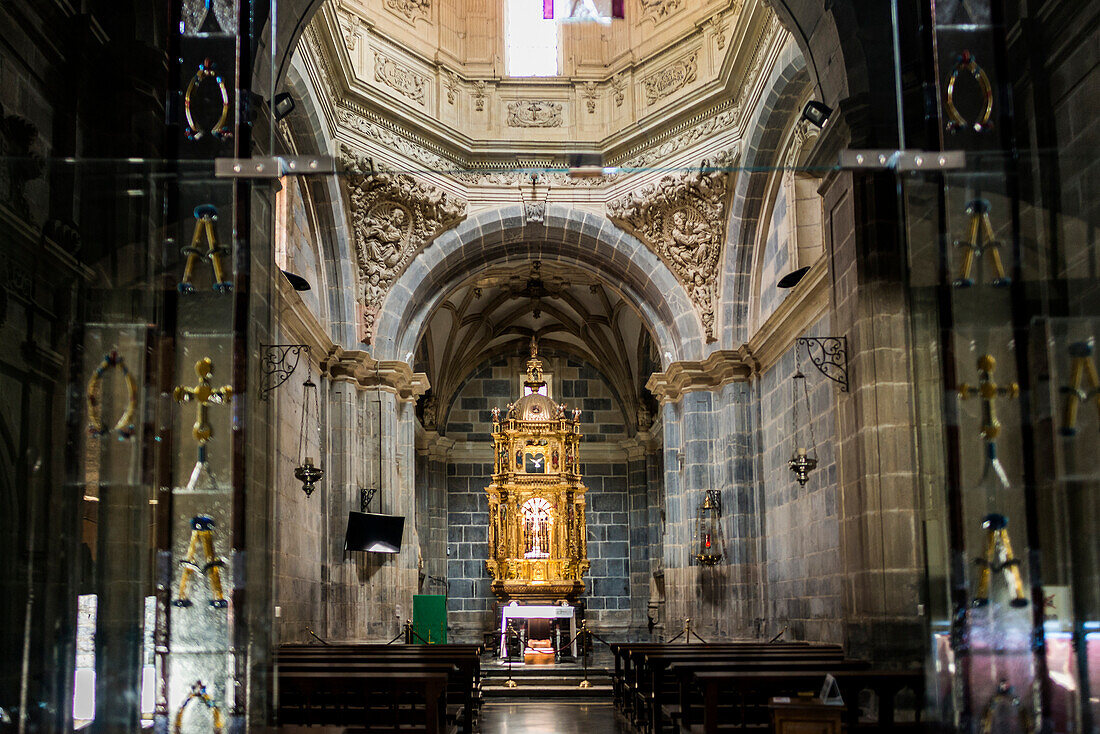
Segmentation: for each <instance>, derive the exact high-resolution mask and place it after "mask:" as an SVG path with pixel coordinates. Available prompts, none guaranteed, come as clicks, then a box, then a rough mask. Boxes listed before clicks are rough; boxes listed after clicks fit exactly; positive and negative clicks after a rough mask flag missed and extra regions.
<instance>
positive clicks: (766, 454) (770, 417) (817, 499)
mask: <svg viewBox="0 0 1100 734" xmlns="http://www.w3.org/2000/svg"><path fill="white" fill-rule="evenodd" d="M806 333H807V335H808V336H819V335H826V334H827V333H828V322H827V321H826V320H822V321H819V322H818V323H817V324H815V325H814V326H813V327H812V328H811V329H809V330H807V332H806ZM799 361H800V363H801V367H802V372H803V373H804V374H805V375H806V381H807V382H806V388H807V390H808V393H809V414H810V415H811V416H812V422H813V431H814V439H815V441H816V444H817V456H818V466H817V469H815V470H814V471H813V472H812V473H811V474H810V479H809V481H808V482H807V483H806V486H805V487H800V486H799V484H798V482H797V481H796V480H795V478H794V475H793V474H792V473H791V471H790V469H789V468H788V467H787V461H788V460H789V459H790V458H791V453H792V451H793V450H794V447H795V436H794V429H795V426H794V422H793V416H792V412H793V404H792V401H793V399H794V398H793V393H794V387H795V386H794V382H795V380H793V379H792V375H793V374H794V371H795V354H794V348H793V347H792V349H790V350H788V351H787V352H786V353H785V354H784V355H783V356H782V358H781V359H780V360H779V361H778V362H777V363H776V364H775V365H774V366H773V367H772V369H770V370H768V372H766V373H765V374H764V375H763V376H762V378H761V380H760V382H759V390H760V413H761V428H760V433H761V438H762V440H761V442H760V464H761V477H760V483H761V486H762V490H763V498H764V537H765V539H766V541H765V542H766V562H765V574H766V578H767V582H768V608H767V610H766V617H767V619H768V624H769V625H770V627H769V629H771V628H775V631H778V629H781V628H782V626H783V625H785V624H790V632H789V637H791V638H795V639H808V640H819V641H829V642H841V641H842V638H843V629H842V619H843V611H842V607H841V593H842V583H841V572H842V563H841V556H840V527H839V518H838V508H837V499H838V497H837V466H836V453H835V422H836V415H835V413H834V409H833V406H834V399H835V396H834V392H835V391H836V390H837V387H836V383H834V382H832V381H831V380H829V379H828V378H826V377H825V376H824V375H822V374H821V373H820V372H818V371H817V369H816V368H815V367H814V366H813V365H812V364H811V363H810V360H809V358H808V357H807V355H806V352H805V350H802V353H801V354H799ZM798 401H799V405H798V416H799V423H800V425H799V429H800V430H801V431H802V433H801V435H802V436H804V437H808V431H807V430H806V429H807V428H808V427H809V424H808V423H807V422H806V421H807V420H808V419H807V411H806V409H805V404H804V398H803V396H802V395H801V391H799V395H798ZM802 440H803V441H805V440H807V439H806V438H803V439H802Z"/></svg>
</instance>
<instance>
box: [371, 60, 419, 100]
mask: <svg viewBox="0 0 1100 734" xmlns="http://www.w3.org/2000/svg"><path fill="white" fill-rule="evenodd" d="M374 81H376V82H381V83H382V84H385V85H386V86H387V87H389V88H390V89H393V90H395V91H396V92H397V93H399V94H401V95H403V96H405V97H408V98H409V99H411V100H412V101H413V102H417V103H419V104H424V89H425V87H427V86H428V77H426V76H422V75H421V74H417V73H416V72H415V71H413V70H412V69H410V68H409V67H407V66H405V65H403V64H399V63H397V62H396V61H394V60H393V59H391V58H389V57H388V56H383V55H382V54H380V53H378V52H377V51H375V52H374Z"/></svg>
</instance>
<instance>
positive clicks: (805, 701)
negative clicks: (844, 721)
mask: <svg viewBox="0 0 1100 734" xmlns="http://www.w3.org/2000/svg"><path fill="white" fill-rule="evenodd" d="M768 708H770V709H771V714H772V731H773V732H775V734H840V716H841V714H842V713H843V711H844V708H843V707H842V706H830V705H826V704H823V703H821V701H820V700H818V699H816V698H787V697H776V698H773V699H771V700H770V701H769V702H768Z"/></svg>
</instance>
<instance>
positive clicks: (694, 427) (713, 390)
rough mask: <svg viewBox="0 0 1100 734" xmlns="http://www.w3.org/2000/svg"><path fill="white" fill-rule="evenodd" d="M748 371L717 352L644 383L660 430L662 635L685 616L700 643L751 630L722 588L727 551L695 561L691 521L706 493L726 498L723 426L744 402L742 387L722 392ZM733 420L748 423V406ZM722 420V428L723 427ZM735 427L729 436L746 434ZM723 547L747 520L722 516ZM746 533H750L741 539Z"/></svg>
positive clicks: (745, 613)
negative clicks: (731, 407) (654, 400)
mask: <svg viewBox="0 0 1100 734" xmlns="http://www.w3.org/2000/svg"><path fill="white" fill-rule="evenodd" d="M751 373H752V369H751V366H750V361H749V359H748V358H747V355H746V354H743V353H741V352H734V351H717V352H714V353H713V354H711V356H709V357H708V358H707V359H705V360H702V361H700V362H677V363H674V364H672V365H670V366H669V368H668V369H667V370H666V371H665V372H662V373H655V374H654V375H653V376H651V377H650V379H649V382H648V383H647V385H646V387H647V388H648V389H649V390H650V391H651V392H653V393H654V394H655V395H656V396H657V397H658V400H659V401H660V403H661V417H662V425H663V431H664V480H665V532H664V539H663V545H664V548H663V559H664V562H663V565H664V581H665V599H666V603H665V608H666V616H665V618H666V629H665V634H666V636H667V637H671V636H673V635H675V634H677V633H678V632H679V631H680V630H681V629H682V628H683V624H684V620H685V619H687V618H690V619H692V620H693V629H695V631H696V632H697V633H698V634H700V635H701V636H703V637H704V638H705V639H707V640H711V639H720V638H721V637H723V636H726V635H729V634H730V633H731V632H736V633H738V634H743V631H744V630H747V629H751V627H752V613H751V611H749V609H750V608H751V605H748V606H746V605H741V604H736V605H735V604H734V599H733V598H732V594H731V593H730V589H729V585H730V579H731V577H732V574H733V570H732V569H731V568H730V565H729V563H730V556H729V555H728V553H727V554H726V556H725V557H724V558H723V560H722V562H721V563H720V564H719V565H717V566H713V567H702V566H699V565H698V563H697V561H696V560H695V558H694V556H695V552H696V550H695V547H694V531H695V520H696V516H697V513H698V511H699V508H700V506H701V505H702V503H703V500H704V499H705V497H706V492H707V490H710V489H715V490H718V491H719V492H720V493H721V495H722V496H723V498H725V497H728V496H729V495H730V489H731V484H730V479H729V472H727V471H726V470H725V466H724V460H723V456H724V454H723V450H724V449H725V448H726V444H725V442H724V441H723V440H722V437H723V435H724V434H723V433H722V430H723V428H726V429H728V428H729V418H728V416H726V415H725V409H726V407H727V404H731V403H732V404H735V405H736V404H739V403H743V402H744V400H743V398H742V397H741V396H743V394H744V391H743V390H742V391H732V392H731V391H728V390H726V389H725V388H726V387H727V386H728V385H730V384H731V383H734V382H744V381H746V380H748V379H749V377H750V375H751ZM737 415H738V417H740V418H742V419H743V420H745V421H747V420H748V411H740V412H739V413H737ZM723 423H725V424H726V425H725V426H724V425H723ZM750 428H751V426H749V425H747V424H746V425H739V426H737V429H738V430H737V431H735V432H734V433H735V435H738V436H740V435H741V433H742V432H747V431H749V430H750ZM723 522H724V523H725V532H726V545H727V546H728V547H734V548H740V547H741V544H742V543H741V542H742V541H748V540H751V539H752V537H751V536H752V528H751V526H750V525H748V524H747V523H736V522H735V523H731V522H730V519H729V518H727V517H726V516H725V515H723ZM742 533H745V534H747V535H748V536H749V537H747V538H742V537H741V534H742Z"/></svg>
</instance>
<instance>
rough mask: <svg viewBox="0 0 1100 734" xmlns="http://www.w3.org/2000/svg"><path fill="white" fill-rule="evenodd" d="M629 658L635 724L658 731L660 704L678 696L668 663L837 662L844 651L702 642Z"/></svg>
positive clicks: (831, 647) (636, 653)
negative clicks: (695, 645)
mask: <svg viewBox="0 0 1100 734" xmlns="http://www.w3.org/2000/svg"><path fill="white" fill-rule="evenodd" d="M685 647H687V646H685ZM630 659H631V666H630V668H629V669H628V670H627V682H626V686H627V687H628V688H629V689H631V690H632V691H633V694H634V696H633V698H634V702H633V705H632V713H633V717H632V718H633V720H634V722H635V725H636V726H639V727H643V728H645V729H646V730H647V731H651V732H658V731H660V730H661V728H662V727H661V722H662V717H661V712H662V706H664V705H667V704H669V703H670V702H671V701H674V700H675V698H676V695H677V679H676V677H675V676H673V675H671V674H670V673H669V668H670V666H672V665H674V664H676V663H691V662H698V661H716V662H717V661H721V662H724V663H725V664H727V665H733V664H738V663H750V662H754V661H768V660H773V661H776V662H777V663H779V662H793V661H803V660H828V661H840V660H843V651H842V650H841V649H840V647H839V646H836V645H820V646H814V645H800V646H797V647H790V648H788V647H774V646H735V647H729V646H725V645H722V646H711V645H706V646H702V645H701V646H698V647H697V648H696V649H683V648H681V647H678V646H672V645H669V646H666V647H664V648H661V649H649V650H635V651H633V652H632V653H631V655H630ZM631 673H633V677H631Z"/></svg>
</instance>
